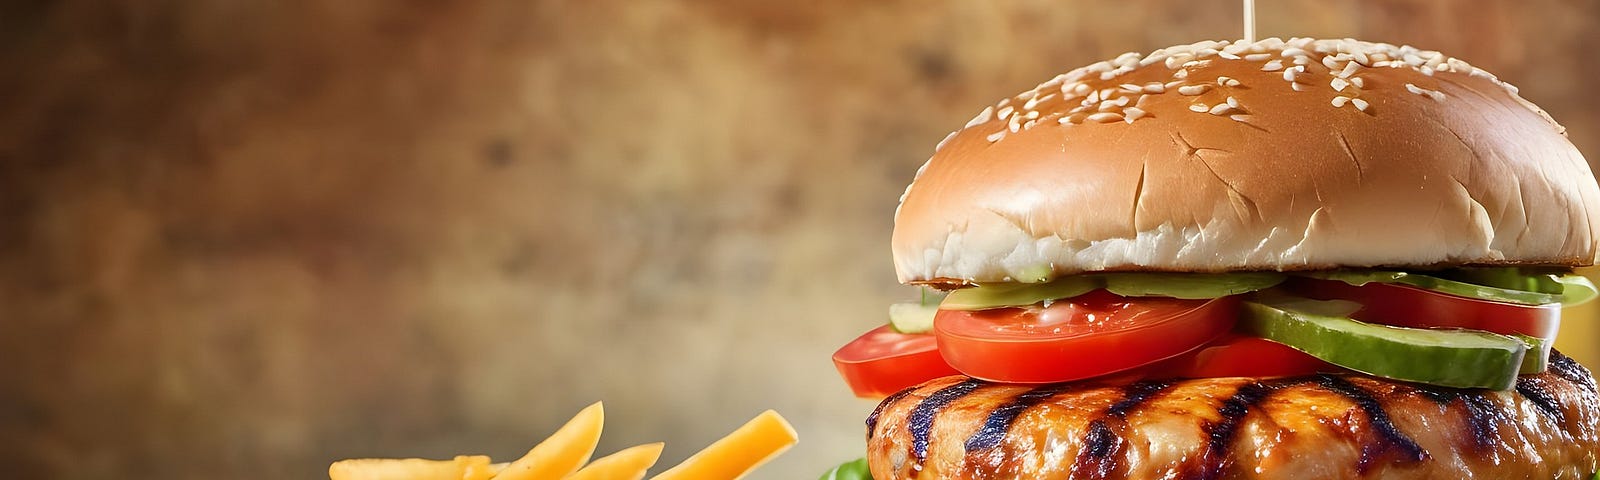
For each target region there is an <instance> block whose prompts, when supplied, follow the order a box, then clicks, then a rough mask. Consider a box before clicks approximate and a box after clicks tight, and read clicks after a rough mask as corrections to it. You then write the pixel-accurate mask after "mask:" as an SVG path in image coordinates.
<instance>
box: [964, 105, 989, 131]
mask: <svg viewBox="0 0 1600 480" xmlns="http://www.w3.org/2000/svg"><path fill="white" fill-rule="evenodd" d="M992 118H994V107H984V108H983V111H982V112H979V113H978V116H976V117H972V120H967V126H965V127H961V128H972V127H976V126H978V125H983V124H985V123H989V120H990V119H992Z"/></svg>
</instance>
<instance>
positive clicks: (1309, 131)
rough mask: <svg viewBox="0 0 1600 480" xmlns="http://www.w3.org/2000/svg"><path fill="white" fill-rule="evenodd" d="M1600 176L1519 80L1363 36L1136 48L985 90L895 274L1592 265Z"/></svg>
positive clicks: (913, 193)
mask: <svg viewBox="0 0 1600 480" xmlns="http://www.w3.org/2000/svg"><path fill="white" fill-rule="evenodd" d="M1596 215H1600V187H1597V186H1596V184H1595V180H1594V176H1593V174H1592V173H1591V172H1590V169H1589V165H1588V163H1587V162H1585V160H1584V159H1583V156H1582V155H1581V154H1580V153H1578V150H1577V149H1576V148H1575V147H1573V145H1572V143H1571V142H1569V141H1568V140H1567V138H1566V136H1565V133H1564V131H1563V129H1562V128H1561V127H1560V126H1559V125H1557V124H1556V123H1555V122H1554V121H1552V120H1551V119H1550V117H1549V116H1548V115H1545V113H1544V112H1543V111H1542V110H1539V109H1538V108H1537V107H1535V106H1534V105H1532V104H1531V103H1528V102H1527V101H1526V100H1523V99H1522V98H1521V97H1519V96H1517V94H1516V90H1515V88H1514V87H1512V86H1510V85H1509V84H1505V83H1504V82H1501V81H1499V80H1498V79H1496V78H1495V77H1494V76H1493V75H1491V74H1488V73H1487V72H1484V71H1483V70H1481V69H1477V68H1475V67H1472V66H1471V65H1469V64H1467V63H1466V62H1463V61H1460V60H1457V59H1453V58H1448V57H1445V56H1443V55H1441V54H1438V53H1437V52H1429V51H1421V50H1417V49H1414V48H1410V47H1395V46H1393V45H1387V44H1373V43H1365V42H1357V41H1353V40H1311V39H1293V40H1290V41H1288V42H1284V41H1280V40H1277V39H1268V40H1263V41H1261V42H1256V43H1254V44H1234V45H1230V44H1227V43H1226V42H1201V43H1198V44H1194V45H1188V46H1179V47H1172V48H1168V49H1163V50H1158V51H1156V52H1154V53H1152V54H1150V55H1148V56H1140V55H1138V54H1134V53H1129V54H1124V55H1123V56H1121V57H1118V58H1117V59H1116V60H1112V61H1108V62H1100V63H1097V64H1095V65H1091V66H1088V67H1085V68H1082V69H1078V70H1074V71H1073V72H1069V73H1067V74H1064V75H1061V76H1059V77H1057V78H1055V79H1053V80H1051V81H1049V82H1046V83H1045V84H1043V85H1040V86H1039V87H1037V88H1035V89H1033V90H1030V91H1028V92H1024V93H1022V94H1021V95H1018V96H1016V97H1014V98H1010V99H1006V100H1005V101H1002V102H1001V103H1000V104H999V105H997V106H995V107H990V108H988V109H985V111H984V113H982V114H980V115H979V116H978V117H977V118H974V119H973V121H972V122H970V123H969V124H968V125H967V126H966V127H965V128H963V129H962V130H960V131H957V132H955V133H953V134H951V136H950V137H949V138H946V140H945V141H944V142H941V144H940V148H938V149H937V150H936V153H935V154H934V155H933V158H932V159H930V160H929V161H928V164H927V165H925V166H923V168H922V169H921V170H919V171H918V173H917V178H916V180H915V181H914V182H913V183H912V184H911V186H909V187H908V188H907V191H906V194H905V196H904V197H902V199H901V205H900V208H899V209H898V210H897V211H896V213H895V230H894V242H893V249H894V259H895V267H896V271H897V272H898V274H899V277H900V280H901V281H903V282H941V281H944V282H948V281H956V282H996V281H1039V280H1042V279H1046V278H1050V277H1053V276H1056V275H1063V274H1071V273H1078V272H1084V271H1114V270H1153V271H1182V272H1188V271H1207V272H1209V271H1236V270H1307V269H1323V268H1332V267H1376V266H1403V267H1441V266H1453V265H1465V264H1472V265H1494V264H1539V265H1568V266H1580V265H1591V264H1593V263H1594V261H1595V258H1596V255H1597V253H1600V230H1596V229H1597V228H1600V217H1597V216H1596Z"/></svg>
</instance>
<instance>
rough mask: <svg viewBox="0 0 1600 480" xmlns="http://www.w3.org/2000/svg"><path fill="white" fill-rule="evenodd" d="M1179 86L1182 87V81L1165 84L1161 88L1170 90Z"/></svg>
mask: <svg viewBox="0 0 1600 480" xmlns="http://www.w3.org/2000/svg"><path fill="white" fill-rule="evenodd" d="M1179 85H1183V80H1173V81H1170V82H1167V83H1166V84H1165V85H1162V87H1165V88H1168V89H1171V88H1177V86H1179Z"/></svg>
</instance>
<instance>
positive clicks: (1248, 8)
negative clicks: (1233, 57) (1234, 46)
mask: <svg viewBox="0 0 1600 480" xmlns="http://www.w3.org/2000/svg"><path fill="white" fill-rule="evenodd" d="M1244 43H1256V0H1244Z"/></svg>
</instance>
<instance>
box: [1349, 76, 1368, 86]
mask: <svg viewBox="0 0 1600 480" xmlns="http://www.w3.org/2000/svg"><path fill="white" fill-rule="evenodd" d="M1350 84H1351V85H1355V86H1356V88H1367V81H1366V79H1363V78H1361V77H1350Z"/></svg>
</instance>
